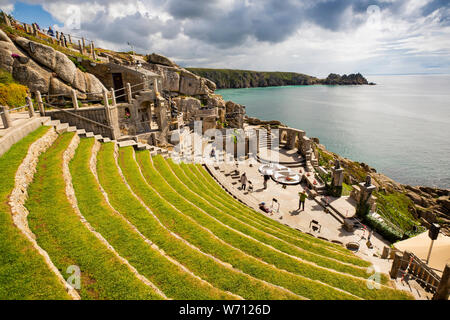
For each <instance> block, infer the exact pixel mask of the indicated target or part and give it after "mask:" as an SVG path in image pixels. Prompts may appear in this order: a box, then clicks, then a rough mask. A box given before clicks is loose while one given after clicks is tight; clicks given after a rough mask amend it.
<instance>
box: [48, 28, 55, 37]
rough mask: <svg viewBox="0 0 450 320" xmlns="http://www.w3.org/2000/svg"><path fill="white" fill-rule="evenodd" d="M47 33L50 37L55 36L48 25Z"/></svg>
mask: <svg viewBox="0 0 450 320" xmlns="http://www.w3.org/2000/svg"><path fill="white" fill-rule="evenodd" d="M47 34H48V35H49V36H50V37H54V36H55V33H54V32H53V29H52V27H48V31H47Z"/></svg>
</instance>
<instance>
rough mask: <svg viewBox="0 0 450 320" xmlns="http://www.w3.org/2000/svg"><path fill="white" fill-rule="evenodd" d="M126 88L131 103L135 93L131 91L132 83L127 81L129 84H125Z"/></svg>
mask: <svg viewBox="0 0 450 320" xmlns="http://www.w3.org/2000/svg"><path fill="white" fill-rule="evenodd" d="M125 90H126V93H127V101H128V103H131V102H132V101H133V95H132V93H131V85H130V83H129V82H127V84H126V86H125Z"/></svg>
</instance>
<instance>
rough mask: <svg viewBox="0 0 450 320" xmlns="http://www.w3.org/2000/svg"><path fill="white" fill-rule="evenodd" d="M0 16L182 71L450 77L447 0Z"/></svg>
mask: <svg viewBox="0 0 450 320" xmlns="http://www.w3.org/2000/svg"><path fill="white" fill-rule="evenodd" d="M0 8H1V9H2V10H4V11H6V12H8V13H12V14H13V16H14V17H16V19H18V20H20V21H24V22H28V23H32V22H37V23H38V24H39V25H40V26H41V27H48V25H51V26H55V27H56V29H59V30H61V31H63V32H64V33H71V34H73V35H77V36H84V37H85V38H87V39H92V40H94V41H95V43H96V45H97V46H101V47H105V48H108V49H113V50H119V51H130V50H131V47H130V46H129V45H128V43H130V44H131V45H133V49H134V50H135V51H137V52H139V53H143V54H146V53H152V52H156V53H159V54H162V55H165V56H168V57H170V58H171V59H173V60H174V61H175V62H176V63H178V64H179V65H181V66H184V67H187V66H190V67H210V68H232V69H247V70H261V71H292V72H300V73H306V74H310V75H314V76H326V75H328V74H329V73H331V72H334V73H340V74H343V73H355V72H361V73H363V74H364V75H376V74H421V73H446V74H450V0H373V1H370V0H359V1H358V0H183V1H181V0H128V1H123V0H97V1H92V0H67V1H66V0H62V1H55V0H48V1H40V0H23V1H21V2H18V1H10V0H0Z"/></svg>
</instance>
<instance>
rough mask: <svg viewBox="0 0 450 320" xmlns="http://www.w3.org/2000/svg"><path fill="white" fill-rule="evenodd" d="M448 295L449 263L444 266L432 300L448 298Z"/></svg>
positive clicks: (449, 287)
mask: <svg viewBox="0 0 450 320" xmlns="http://www.w3.org/2000/svg"><path fill="white" fill-rule="evenodd" d="M449 296H450V263H447V265H446V266H445V269H444V272H443V273H442V277H441V281H440V282H439V286H438V288H437V290H436V293H435V294H434V296H433V300H448V298H449Z"/></svg>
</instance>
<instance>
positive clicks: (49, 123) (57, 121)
mask: <svg viewBox="0 0 450 320" xmlns="http://www.w3.org/2000/svg"><path fill="white" fill-rule="evenodd" d="M59 124H61V121H59V120H49V121H47V122H45V123H44V125H46V126H53V127H56V126H57V125H59Z"/></svg>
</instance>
